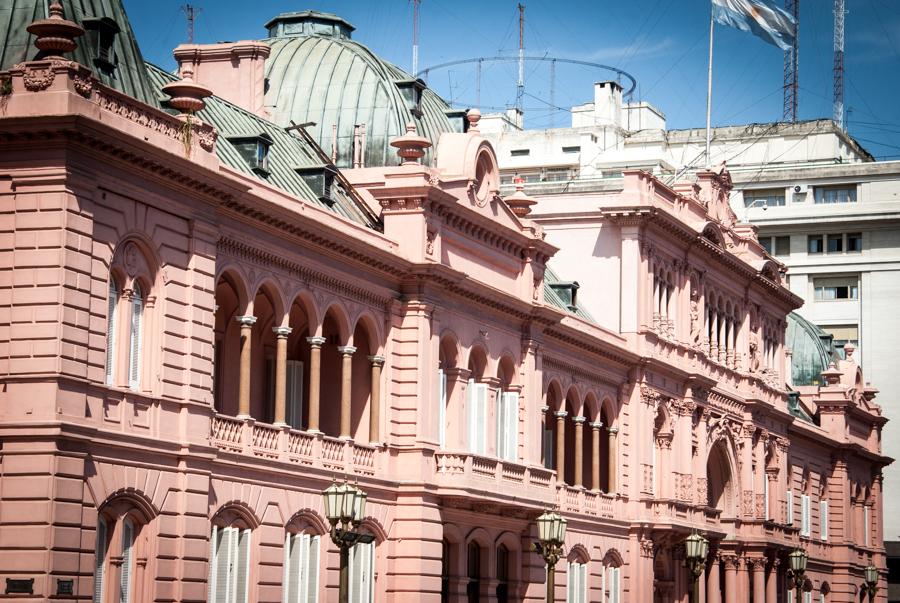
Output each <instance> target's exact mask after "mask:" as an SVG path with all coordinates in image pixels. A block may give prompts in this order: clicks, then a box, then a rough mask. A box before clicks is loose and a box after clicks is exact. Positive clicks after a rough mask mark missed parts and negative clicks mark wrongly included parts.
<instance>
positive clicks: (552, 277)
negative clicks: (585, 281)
mask: <svg viewBox="0 0 900 603" xmlns="http://www.w3.org/2000/svg"><path fill="white" fill-rule="evenodd" d="M562 282H563V281H562V280H560V278H559V277H558V276H557V275H556V273H555V272H553V270H551V269H550V267H549V266H548V267H546V268H545V269H544V303H546V304H547V305H548V306H553V307H555V308H559V309H560V310H564V311H565V312H568V313H569V314H574V315H575V316H577V317H579V318H582V319H584V320H586V321H588V322H596V321H595V320H594V317H593V316H591V314H590V312H588V311H587V310H585V309H584V307H583V306H582V305H581V304H579V303H578V298H577V297H576V298H575V308H574V309H573V308H572V307H571V306H570V305H569V304H567V303H566V301H565V300H564V299H563V298H562V297H560V295H559V293H557V292H556V291H555V290H554V289H553V287H552V285H555V284H557V283H562Z"/></svg>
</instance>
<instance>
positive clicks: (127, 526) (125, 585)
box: [119, 518, 134, 603]
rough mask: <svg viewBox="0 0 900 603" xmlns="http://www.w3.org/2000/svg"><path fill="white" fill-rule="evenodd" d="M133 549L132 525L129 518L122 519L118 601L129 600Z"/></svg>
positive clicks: (127, 602)
mask: <svg viewBox="0 0 900 603" xmlns="http://www.w3.org/2000/svg"><path fill="white" fill-rule="evenodd" d="M133 549H134V525H133V524H132V523H131V520H130V519H127V518H126V519H125V520H123V521H122V573H121V574H119V602H120V603H130V601H131V576H132V564H133V555H132V551H133Z"/></svg>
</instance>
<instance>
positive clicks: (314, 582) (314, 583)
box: [301, 536, 321, 603]
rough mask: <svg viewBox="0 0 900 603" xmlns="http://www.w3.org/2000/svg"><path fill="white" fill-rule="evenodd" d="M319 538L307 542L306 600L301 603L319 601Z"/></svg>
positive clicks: (315, 537)
mask: <svg viewBox="0 0 900 603" xmlns="http://www.w3.org/2000/svg"><path fill="white" fill-rule="evenodd" d="M320 542H321V539H320V537H319V536H313V537H312V538H310V540H309V551H308V553H307V555H306V574H305V576H306V600H305V601H303V602H301V603H317V602H318V600H319V543H320Z"/></svg>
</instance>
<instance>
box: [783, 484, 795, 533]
mask: <svg viewBox="0 0 900 603" xmlns="http://www.w3.org/2000/svg"><path fill="white" fill-rule="evenodd" d="M786 497H787V518H786V519H785V521H786V522H787V524H788V525H789V526H792V525H794V492H793V491H792V490H788V491H787V493H786Z"/></svg>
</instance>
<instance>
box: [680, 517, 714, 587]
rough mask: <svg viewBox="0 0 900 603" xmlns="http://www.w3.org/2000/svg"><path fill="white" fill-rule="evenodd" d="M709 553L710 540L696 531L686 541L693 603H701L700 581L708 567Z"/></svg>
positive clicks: (685, 557)
mask: <svg viewBox="0 0 900 603" xmlns="http://www.w3.org/2000/svg"><path fill="white" fill-rule="evenodd" d="M708 552H709V540H707V539H706V538H704V537H703V536H701V535H700V534H698V533H697V532H696V530H695V531H694V532H693V533H692V534H691V535H690V536H688V537H687V538H686V539H685V541H684V560H685V562H686V563H687V566H688V569H690V570H691V584H692V588H691V603H700V588H699V587H698V584H697V582H698V580H699V579H700V574H702V573H703V567H704V566H705V565H706V554H707V553H708Z"/></svg>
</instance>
